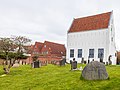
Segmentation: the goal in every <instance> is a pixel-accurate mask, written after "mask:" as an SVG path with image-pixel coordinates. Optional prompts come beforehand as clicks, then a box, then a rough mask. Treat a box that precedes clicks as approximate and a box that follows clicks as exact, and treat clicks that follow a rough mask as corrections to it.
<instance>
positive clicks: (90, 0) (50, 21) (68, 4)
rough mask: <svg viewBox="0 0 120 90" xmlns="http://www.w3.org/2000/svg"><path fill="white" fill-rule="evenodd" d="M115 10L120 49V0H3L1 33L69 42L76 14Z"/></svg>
mask: <svg viewBox="0 0 120 90" xmlns="http://www.w3.org/2000/svg"><path fill="white" fill-rule="evenodd" d="M112 10H113V14H114V24H115V30H116V31H115V32H116V46H117V49H120V0H0V37H10V36H11V35H16V36H18V35H20V36H26V37H28V38H30V39H32V41H33V42H35V41H39V42H43V41H45V40H48V41H52V42H57V43H63V44H66V37H67V31H68V29H69V27H70V25H71V23H72V21H73V18H77V17H85V16H90V15H94V14H99V13H104V12H109V11H112Z"/></svg>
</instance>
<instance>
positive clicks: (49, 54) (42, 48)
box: [27, 41, 66, 63]
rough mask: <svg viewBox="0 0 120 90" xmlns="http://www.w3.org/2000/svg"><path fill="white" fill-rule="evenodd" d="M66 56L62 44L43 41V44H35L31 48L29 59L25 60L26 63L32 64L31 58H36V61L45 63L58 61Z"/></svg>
mask: <svg viewBox="0 0 120 90" xmlns="http://www.w3.org/2000/svg"><path fill="white" fill-rule="evenodd" d="M65 55H66V48H65V45H64V44H58V43H54V42H49V41H45V42H44V43H41V42H35V45H32V46H31V57H30V59H29V60H27V63H31V62H32V57H33V56H38V60H40V61H43V62H44V61H47V62H48V63H51V61H53V60H55V61H59V60H62V59H63V58H64V57H65Z"/></svg>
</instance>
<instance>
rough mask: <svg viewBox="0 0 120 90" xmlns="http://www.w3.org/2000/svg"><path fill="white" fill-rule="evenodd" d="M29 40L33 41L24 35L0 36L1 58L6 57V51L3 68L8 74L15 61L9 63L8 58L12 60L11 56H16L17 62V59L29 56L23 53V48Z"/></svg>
mask: <svg viewBox="0 0 120 90" xmlns="http://www.w3.org/2000/svg"><path fill="white" fill-rule="evenodd" d="M29 42H31V40H30V39H28V38H26V37H24V36H14V37H11V38H0V51H1V52H2V54H1V55H0V58H1V57H4V53H5V56H6V59H5V61H4V63H3V70H4V71H5V73H6V74H8V73H9V72H10V68H11V67H12V65H13V63H9V64H8V60H11V58H14V61H13V62H15V60H17V59H23V58H27V57H26V56H24V55H23V53H24V51H23V49H24V46H25V45H26V44H27V43H29ZM16 47H18V50H17V52H16V53H15V52H14V51H15V49H16ZM10 62H11V61H10Z"/></svg>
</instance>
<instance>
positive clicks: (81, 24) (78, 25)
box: [68, 12, 111, 33]
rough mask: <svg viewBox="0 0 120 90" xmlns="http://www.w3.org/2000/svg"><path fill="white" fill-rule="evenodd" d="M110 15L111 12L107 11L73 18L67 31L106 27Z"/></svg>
mask: <svg viewBox="0 0 120 90" xmlns="http://www.w3.org/2000/svg"><path fill="white" fill-rule="evenodd" d="M110 16H111V12H107V13H102V14H98V15H93V16H88V17H83V18H77V19H74V20H73V23H72V25H71V27H70V29H69V31H68V33H70V32H80V31H89V30H97V29H103V28H108V25H109V20H110Z"/></svg>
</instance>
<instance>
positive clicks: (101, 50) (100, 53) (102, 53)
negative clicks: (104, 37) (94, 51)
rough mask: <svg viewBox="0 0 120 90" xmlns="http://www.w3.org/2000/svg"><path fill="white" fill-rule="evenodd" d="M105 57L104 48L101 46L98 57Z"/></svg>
mask: <svg viewBox="0 0 120 90" xmlns="http://www.w3.org/2000/svg"><path fill="white" fill-rule="evenodd" d="M103 57H104V49H103V48H100V49H98V58H101V59H103Z"/></svg>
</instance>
